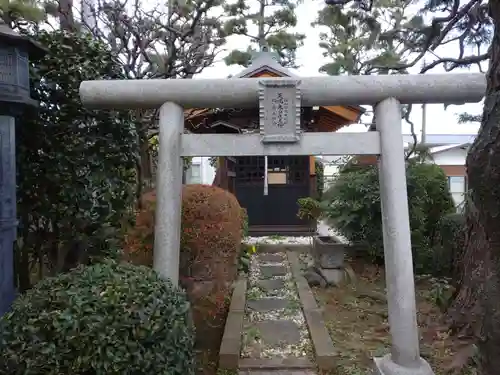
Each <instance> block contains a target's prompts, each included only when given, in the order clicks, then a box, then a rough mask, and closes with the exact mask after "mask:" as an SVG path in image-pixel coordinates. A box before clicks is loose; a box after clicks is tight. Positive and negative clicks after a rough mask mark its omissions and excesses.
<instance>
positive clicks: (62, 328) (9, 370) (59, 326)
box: [0, 261, 195, 375]
mask: <svg viewBox="0 0 500 375" xmlns="http://www.w3.org/2000/svg"><path fill="white" fill-rule="evenodd" d="M193 344H194V330H193V325H192V320H191V316H190V307H189V302H188V301H187V299H186V296H185V294H184V293H182V292H181V291H180V290H179V289H177V288H174V287H173V286H172V285H171V284H170V283H168V282H165V281H163V280H161V279H159V278H158V276H157V275H156V273H155V272H153V271H152V270H150V269H148V268H146V267H138V266H134V265H131V264H126V263H125V264H118V263H116V262H112V261H107V262H105V263H102V264H96V265H93V266H89V267H79V268H76V269H74V270H73V271H71V272H69V273H66V274H62V275H60V276H58V277H55V278H47V279H45V280H43V281H41V282H40V283H38V284H36V286H35V287H34V288H33V289H31V290H29V291H28V292H27V293H26V294H24V295H22V296H21V297H20V298H19V299H18V300H17V301H16V302H15V303H14V307H13V310H12V312H10V313H8V314H7V315H5V316H4V317H3V318H2V319H1V320H0V373H1V374H9V375H14V374H19V375H21V374H22V375H40V374H74V375H98V374H107V375H108V374H109V375H113V374H115V375H118V374H120V375H124V374H130V375H132V374H144V375H147V374H151V375H153V374H154V375H157V374H164V375H174V374H176V375H185V374H188V375H190V374H194V370H195V366H194V358H193V356H194V354H193V350H194V349H193Z"/></svg>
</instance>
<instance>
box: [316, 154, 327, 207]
mask: <svg viewBox="0 0 500 375" xmlns="http://www.w3.org/2000/svg"><path fill="white" fill-rule="evenodd" d="M314 168H315V171H316V194H317V197H316V198H318V199H321V196H322V195H323V189H324V187H325V166H324V165H323V163H322V162H321V161H320V160H315V161H314Z"/></svg>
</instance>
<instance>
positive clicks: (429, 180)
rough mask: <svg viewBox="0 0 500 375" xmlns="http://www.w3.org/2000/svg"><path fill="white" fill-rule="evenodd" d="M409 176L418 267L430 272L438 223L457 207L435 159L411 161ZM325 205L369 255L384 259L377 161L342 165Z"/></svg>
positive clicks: (345, 233)
mask: <svg viewBox="0 0 500 375" xmlns="http://www.w3.org/2000/svg"><path fill="white" fill-rule="evenodd" d="M406 178H407V186H408V204H409V210H410V226H411V236H412V246H413V257H414V262H415V268H416V271H417V272H426V271H428V269H429V267H432V266H433V264H432V262H433V246H434V245H435V244H436V242H437V240H438V233H437V230H438V223H439V221H440V219H441V217H442V216H443V215H445V214H447V213H450V212H452V211H453V209H454V206H453V200H452V197H451V194H450V192H449V190H448V185H447V180H446V176H445V175H444V173H443V171H442V170H441V168H439V167H438V166H437V165H434V164H423V163H417V162H410V163H408V166H407V171H406ZM322 208H323V209H324V210H325V216H326V218H327V219H328V220H329V221H330V222H331V224H333V225H334V226H335V227H336V228H337V229H338V230H339V232H340V233H341V234H342V235H343V236H344V237H346V238H347V239H348V240H349V241H351V242H354V243H362V244H365V245H366V246H367V247H368V248H369V249H370V251H369V255H370V256H371V258H372V259H373V260H375V261H382V259H383V242H382V223H381V210H380V193H379V182H378V171H377V168H376V167H375V166H352V167H350V168H347V169H342V170H341V172H340V174H339V176H338V177H337V179H336V180H335V181H334V183H333V185H332V186H331V188H330V189H329V190H328V191H327V192H325V194H324V201H323V202H322Z"/></svg>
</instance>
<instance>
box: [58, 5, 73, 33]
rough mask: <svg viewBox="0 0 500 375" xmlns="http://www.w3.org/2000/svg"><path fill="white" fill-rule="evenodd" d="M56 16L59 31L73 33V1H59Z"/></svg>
mask: <svg viewBox="0 0 500 375" xmlns="http://www.w3.org/2000/svg"><path fill="white" fill-rule="evenodd" d="M58 16H59V27H60V28H61V30H68V31H73V30H74V29H75V18H74V16H73V0H59V7H58Z"/></svg>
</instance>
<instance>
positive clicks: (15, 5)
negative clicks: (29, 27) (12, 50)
mask: <svg viewBox="0 0 500 375" xmlns="http://www.w3.org/2000/svg"><path fill="white" fill-rule="evenodd" d="M0 14H1V17H2V20H3V21H4V22H5V24H7V25H9V26H14V25H17V24H18V23H19V22H40V21H42V20H44V19H45V17H46V14H45V9H44V3H43V2H41V1H36V0H3V1H0Z"/></svg>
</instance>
